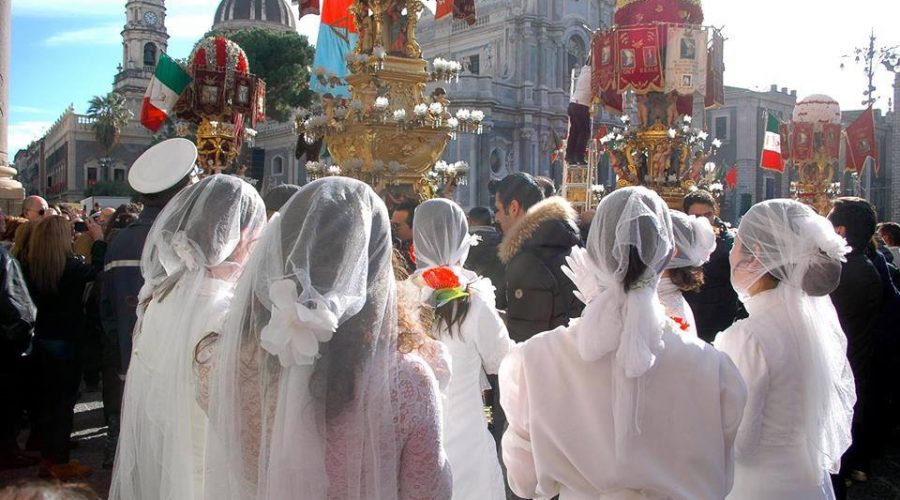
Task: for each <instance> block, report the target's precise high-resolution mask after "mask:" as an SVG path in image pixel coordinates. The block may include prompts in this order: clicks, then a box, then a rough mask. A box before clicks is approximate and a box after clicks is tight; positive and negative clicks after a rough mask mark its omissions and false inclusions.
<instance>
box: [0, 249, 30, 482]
mask: <svg viewBox="0 0 900 500" xmlns="http://www.w3.org/2000/svg"><path fill="white" fill-rule="evenodd" d="M36 315H37V309H36V308H35V307H34V303H33V302H32V300H31V296H30V295H29V294H28V288H27V287H26V286H25V279H24V278H23V276H22V270H21V269H20V268H19V263H18V262H16V260H15V259H13V258H12V256H10V255H9V252H7V251H6V249H5V248H3V247H0V470H3V469H12V468H18V467H28V466H30V465H34V464H36V463H37V459H33V458H27V457H25V456H23V455H22V453H21V450H20V449H19V445H18V443H17V442H16V434H17V432H16V424H17V423H18V421H19V418H20V417H21V411H22V406H21V404H20V403H21V401H22V394H21V393H20V389H21V387H22V386H23V385H24V380H23V379H22V372H23V369H24V367H23V359H22V355H23V354H24V353H25V352H27V351H28V350H29V347H30V346H31V336H32V331H33V328H34V320H35V316H36Z"/></svg>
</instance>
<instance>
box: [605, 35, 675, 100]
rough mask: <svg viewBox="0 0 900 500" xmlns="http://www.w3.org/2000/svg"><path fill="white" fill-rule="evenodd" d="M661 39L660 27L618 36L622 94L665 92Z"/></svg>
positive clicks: (620, 89) (619, 87)
mask: <svg viewBox="0 0 900 500" xmlns="http://www.w3.org/2000/svg"><path fill="white" fill-rule="evenodd" d="M660 29H661V28H660ZM659 39H660V37H659V29H658V28H657V27H656V26H639V27H630V28H623V29H620V30H618V31H617V32H616V44H617V45H618V47H617V50H618V54H617V55H618V58H619V60H618V61H617V62H618V67H619V71H618V73H619V81H618V82H617V84H618V87H617V88H618V91H619V92H624V91H626V90H635V91H639V92H640V91H644V92H651V91H662V90H663V88H664V84H663V81H662V68H661V66H660V64H659V62H660V56H659Z"/></svg>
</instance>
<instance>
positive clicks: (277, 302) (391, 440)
mask: <svg viewBox="0 0 900 500" xmlns="http://www.w3.org/2000/svg"><path fill="white" fill-rule="evenodd" d="M396 336H397V319H396V287H395V281H394V275H393V271H392V268H391V240H390V223H389V218H388V215H387V209H386V208H385V206H384V203H383V202H382V201H381V199H379V198H378V196H377V195H376V194H375V193H374V192H373V191H372V189H371V188H369V187H368V186H367V185H365V184H363V183H361V182H359V181H355V180H352V179H346V178H340V177H329V178H326V179H322V180H319V181H316V182H313V183H310V184H308V185H307V186H305V187H304V188H303V189H301V190H300V191H299V192H298V193H297V194H295V195H294V196H293V197H292V198H291V199H290V200H289V201H288V202H287V203H286V204H285V205H284V206H283V207H282V208H281V210H280V211H279V213H278V214H277V215H275V216H274V217H273V218H272V219H271V221H270V223H269V226H268V227H267V229H266V231H265V233H264V235H263V237H262V239H261V241H260V243H259V245H258V246H257V248H256V251H255V252H254V254H253V257H252V258H251V261H250V263H249V264H248V266H247V270H246V272H245V273H244V278H243V279H242V281H241V284H240V285H239V287H238V290H237V292H236V296H235V300H234V302H233V306H232V309H231V311H230V313H229V316H228V318H227V320H226V326H225V328H224V331H223V332H222V335H221V337H220V338H219V346H218V351H217V358H216V368H215V373H214V375H213V377H212V382H211V388H210V391H211V392H210V404H209V417H210V426H211V433H210V437H209V447H208V456H209V459H208V461H207V462H208V475H207V489H206V491H207V497H208V498H214V499H229V498H234V499H248V498H260V499H283V498H295V497H297V496H298V495H300V496H303V498H310V499H322V498H326V496H328V495H329V494H332V495H333V494H334V492H335V491H341V492H343V493H342V494H341V496H343V497H344V498H351V499H369V498H380V495H379V493H378V492H384V491H392V492H396V491H397V484H396V483H397V470H398V466H397V461H398V456H399V449H398V446H400V444H399V443H397V442H396V435H397V434H396V432H395V426H396V425H397V423H396V422H394V420H393V419H394V416H395V415H396V412H395V408H394V405H395V403H393V402H392V401H391V391H392V390H393V389H394V384H395V381H396ZM329 492H331V493H329Z"/></svg>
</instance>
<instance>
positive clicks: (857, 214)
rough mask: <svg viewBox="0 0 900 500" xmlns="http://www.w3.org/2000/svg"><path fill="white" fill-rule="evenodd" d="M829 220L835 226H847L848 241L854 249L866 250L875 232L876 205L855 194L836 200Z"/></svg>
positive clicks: (846, 236) (846, 235)
mask: <svg viewBox="0 0 900 500" xmlns="http://www.w3.org/2000/svg"><path fill="white" fill-rule="evenodd" d="M828 220H830V221H831V224H832V225H834V227H838V226H844V228H846V234H845V235H844V238H846V240H847V243H848V244H849V245H850V246H851V247H852V248H853V250H857V251H860V250H864V249H865V248H866V245H867V244H868V243H869V240H871V239H872V236H873V235H874V234H875V223H876V221H877V220H878V218H877V216H876V215H875V207H873V206H872V204H871V203H869V202H868V201H866V200H864V199H862V198H857V197H855V196H847V197H843V198H837V199H836V200H834V208H833V209H832V210H831V213H829V214H828Z"/></svg>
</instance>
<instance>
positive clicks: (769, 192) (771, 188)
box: [764, 177, 775, 200]
mask: <svg viewBox="0 0 900 500" xmlns="http://www.w3.org/2000/svg"><path fill="white" fill-rule="evenodd" d="M764 181H765V189H766V195H765V197H764V199H766V200H772V199H775V178H774V177H766V178H765V179H764Z"/></svg>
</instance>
